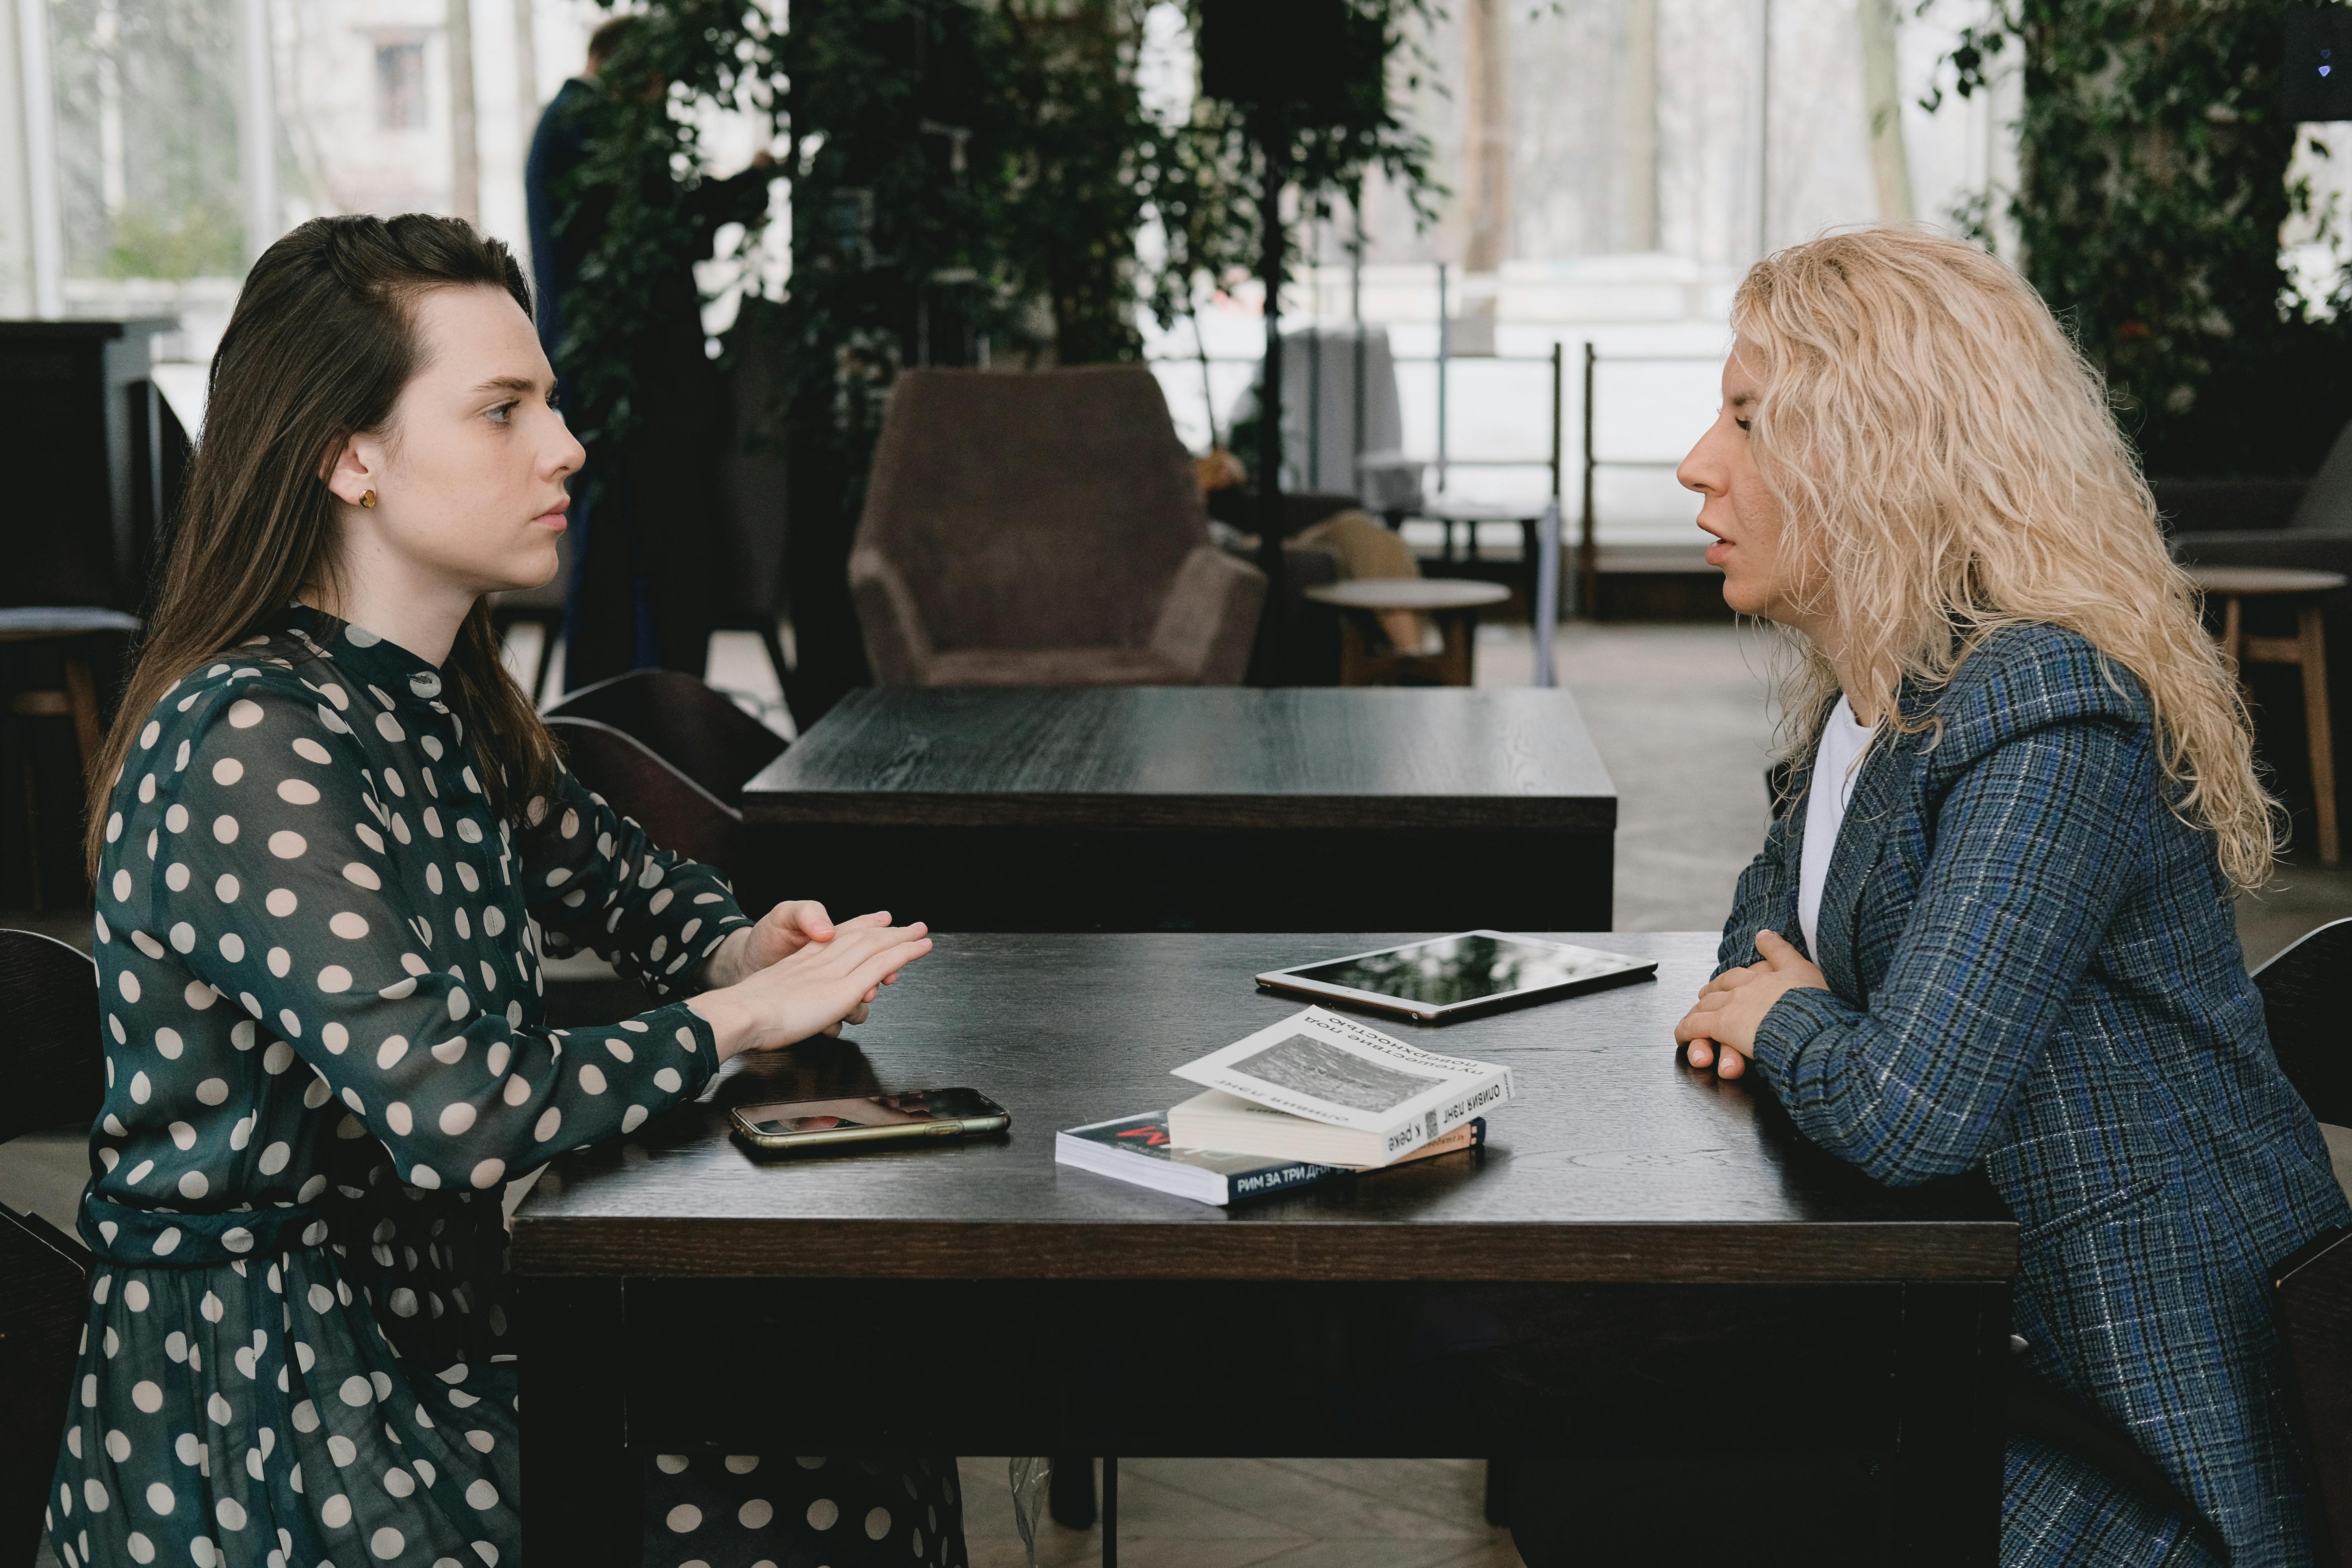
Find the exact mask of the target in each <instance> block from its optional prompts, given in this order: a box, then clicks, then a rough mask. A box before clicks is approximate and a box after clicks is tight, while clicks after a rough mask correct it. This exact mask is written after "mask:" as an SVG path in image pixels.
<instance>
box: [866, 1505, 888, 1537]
mask: <svg viewBox="0 0 2352 1568" xmlns="http://www.w3.org/2000/svg"><path fill="white" fill-rule="evenodd" d="M889 1533H890V1510H888V1509H887V1508H877V1509H875V1510H872V1511H871V1512H869V1513H867V1514H866V1540H868V1541H879V1540H881V1539H882V1538H883V1537H884V1536H886V1535H887V1534H889Z"/></svg>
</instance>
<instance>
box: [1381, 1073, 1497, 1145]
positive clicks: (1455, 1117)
mask: <svg viewBox="0 0 2352 1568" xmlns="http://www.w3.org/2000/svg"><path fill="white" fill-rule="evenodd" d="M1510 1098H1511V1069H1510V1068H1496V1069H1495V1070H1494V1072H1492V1073H1491V1074H1489V1075H1488V1076H1486V1078H1484V1079H1479V1080H1478V1081H1476V1082H1475V1083H1473V1084H1471V1085H1469V1086H1468V1087H1467V1088H1465V1089H1463V1090H1462V1091H1461V1092H1460V1093H1458V1094H1456V1095H1454V1097H1453V1098H1452V1099H1450V1100H1443V1101H1441V1102H1439V1103H1438V1104H1436V1105H1433V1106H1432V1107H1430V1109H1428V1110H1424V1111H1423V1112H1421V1113H1420V1114H1419V1115H1417V1116H1414V1117H1412V1118H1410V1119H1409V1120H1403V1121H1396V1122H1393V1123H1391V1125H1389V1126H1387V1127H1384V1128H1382V1129H1381V1158H1382V1159H1383V1160H1384V1161H1388V1160H1394V1159H1396V1158H1397V1157H1398V1156H1400V1155H1402V1154H1405V1153H1407V1152H1411V1151H1412V1150H1414V1149H1418V1148H1420V1147H1422V1146H1423V1144H1425V1143H1434V1142H1437V1140H1439V1139H1440V1138H1443V1137H1444V1136H1445V1135H1446V1134H1447V1133H1448V1132H1451V1131H1454V1129H1455V1128H1457V1127H1461V1126H1463V1125H1465V1124H1466V1123H1467V1122H1469V1121H1471V1120H1473V1119H1474V1118H1475V1117H1477V1116H1479V1115H1481V1114H1482V1113H1484V1112H1486V1111H1489V1110H1494V1109H1495V1108H1496V1106H1498V1105H1501V1104H1503V1103H1504V1102H1505V1101H1507V1100H1509V1099H1510Z"/></svg>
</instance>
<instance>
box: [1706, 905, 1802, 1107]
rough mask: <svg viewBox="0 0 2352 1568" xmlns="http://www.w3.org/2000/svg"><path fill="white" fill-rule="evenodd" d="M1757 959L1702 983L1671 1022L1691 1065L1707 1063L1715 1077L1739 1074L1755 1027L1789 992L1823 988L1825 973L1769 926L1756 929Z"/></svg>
mask: <svg viewBox="0 0 2352 1568" xmlns="http://www.w3.org/2000/svg"><path fill="white" fill-rule="evenodd" d="M1756 953H1757V962H1755V963H1751V964H1748V966H1747V967H1746V968H1744V969H1727V970H1725V971H1724V972H1723V973H1720V974H1718V975H1717V976H1716V977H1715V978H1714V979H1712V980H1710V981H1708V982H1707V983H1706V988H1705V989H1704V990H1702V991H1701V992H1700V993H1699V994H1698V1003H1697V1005H1696V1006H1694V1007H1692V1008H1691V1010H1690V1011H1689V1012H1688V1013H1685V1014H1684V1015H1683V1020H1682V1022H1681V1023H1679V1024H1676V1025H1675V1044H1676V1045H1678V1046H1682V1047H1685V1048H1686V1049H1687V1051H1688V1052H1689V1055H1690V1065H1691V1066H1693V1067H1695V1068H1705V1067H1712V1068H1715V1071H1716V1076H1717V1077H1718V1078H1738V1077H1740V1076H1741V1075H1743V1074H1744V1073H1746V1072H1747V1070H1748V1058H1750V1057H1752V1056H1754V1055H1755V1054H1756V1031H1757V1030H1759V1029H1760V1028H1762V1027H1763V1026H1764V1015H1766V1014H1767V1013H1769V1012H1770V1011H1771V1010H1772V1004H1773V1003H1775V1002H1778V1001H1779V1000H1780V998H1781V996H1782V995H1783V994H1786V993H1788V992H1790V991H1799V990H1813V991H1826V990H1828V989H1829V988H1830V983H1829V979H1828V977H1827V976H1825V975H1823V974H1822V972H1821V970H1820V969H1819V968H1818V967H1816V966H1815V964H1814V963H1813V961H1812V960H1811V959H1809V958H1807V957H1806V956H1805V955H1804V954H1803V953H1801V952H1798V951H1797V950H1796V948H1795V947H1794V946H1793V945H1791V944H1790V943H1789V942H1785V941H1783V940H1781V937H1780V932H1778V931H1758V932H1757V933H1756Z"/></svg>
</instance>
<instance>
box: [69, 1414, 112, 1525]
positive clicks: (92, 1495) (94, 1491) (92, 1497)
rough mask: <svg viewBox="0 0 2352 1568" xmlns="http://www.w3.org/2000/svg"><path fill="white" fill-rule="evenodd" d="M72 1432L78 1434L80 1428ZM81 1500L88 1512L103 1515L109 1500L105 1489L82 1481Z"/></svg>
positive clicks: (94, 1483) (91, 1482) (91, 1481)
mask: <svg viewBox="0 0 2352 1568" xmlns="http://www.w3.org/2000/svg"><path fill="white" fill-rule="evenodd" d="M74 1430H75V1431H77V1432H79V1431H80V1430H81V1428H80V1427H79V1426H77V1427H75V1428H74ZM81 1500H82V1503H83V1506H85V1507H86V1508H88V1509H89V1511H90V1512H92V1513H104V1512H105V1511H106V1505H107V1503H108V1501H109V1499H108V1497H107V1495H106V1489H105V1488H104V1487H102V1486H100V1484H99V1483H98V1482H96V1481H94V1480H90V1481H84V1482H82V1484H81Z"/></svg>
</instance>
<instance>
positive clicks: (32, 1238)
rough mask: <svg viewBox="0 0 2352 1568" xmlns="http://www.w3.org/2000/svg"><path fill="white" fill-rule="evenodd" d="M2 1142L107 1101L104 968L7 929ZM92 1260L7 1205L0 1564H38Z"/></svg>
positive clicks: (0, 1214)
mask: <svg viewBox="0 0 2352 1568" xmlns="http://www.w3.org/2000/svg"><path fill="white" fill-rule="evenodd" d="M0 1018H5V1020H6V1021H7V1026H6V1027H5V1029H0V1083H5V1084H6V1085H7V1086H8V1089H7V1092H6V1093H5V1094H0V1143H5V1142H7V1141H8V1140H10V1139H12V1138H15V1137H16V1136H17V1135H18V1134H20V1133H25V1132H31V1131H38V1130H40V1129H43V1128H50V1127H61V1126H67V1125H83V1126H87V1125H88V1124H89V1121H91V1120H92V1119H94V1118H95V1117H96V1116H97V1114H98V1108H99V1105H100V1101H101V1100H103V1099H104V1098H105V1093H106V1066H105V1058H104V1056H103V1054H102V1053H101V1050H100V1044H99V1034H98V1030H99V1000H98V972H97V971H96V969H95V968H93V967H92V966H91V964H90V961H89V959H87V958H85V957H83V956H82V955H81V954H80V953H79V952H75V951H74V950H73V949H72V948H70V947H68V946H67V945H66V944H65V943H64V942H58V941H55V940H53V939H52V938H49V937H46V936H42V935H39V934H38V933H37V932H34V931H0ZM88 1281H89V1253H88V1252H87V1251H86V1250H84V1249H83V1247H81V1245H80V1244H79V1242H77V1241H75V1240H74V1239H73V1238H72V1237H68V1236H66V1235H64V1234H62V1233H61V1232H59V1231H58V1229H57V1228H56V1227H55V1226H51V1225H50V1224H49V1223H48V1222H47V1221H46V1220H44V1219H42V1218H41V1217H40V1216H38V1215H29V1214H19V1213H17V1212H16V1209H15V1208H13V1207H11V1206H10V1205H7V1204H5V1203H0V1563H31V1562H33V1561H34V1559H35V1556H36V1554H37V1552H38V1551H39V1548H40V1535H41V1510H42V1509H43V1508H44V1506H46V1504H47V1500H48V1491H49V1470H50V1467H51V1466H52V1464H53V1463H54V1462H55V1460H56V1458H57V1447H58V1433H59V1432H60V1431H61V1430H63V1429H64V1426H65V1416H66V1401H67V1397H68V1394H69V1393H70V1391H71V1388H72V1384H73V1369H74V1357H75V1355H76V1354H77V1353H78V1352H79V1346H80V1341H81V1325H82V1313H83V1305H82V1300H83V1294H84V1292H85V1291H86V1290H87V1289H89V1284H88Z"/></svg>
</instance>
